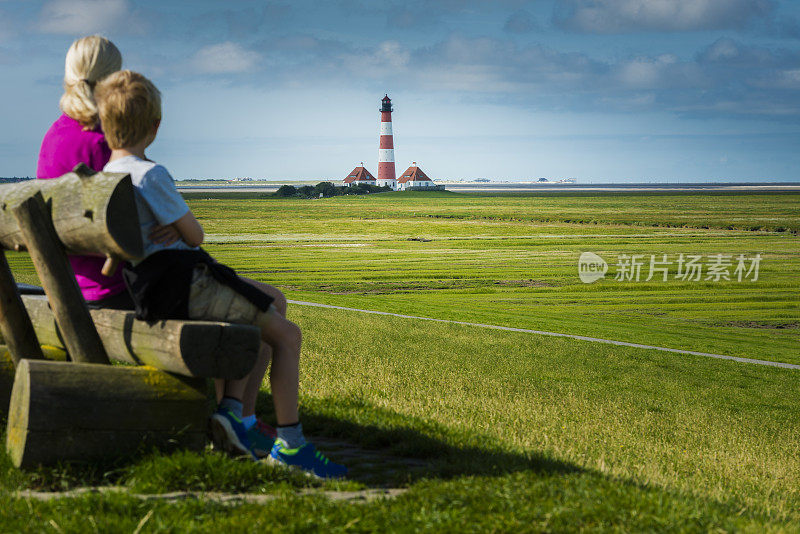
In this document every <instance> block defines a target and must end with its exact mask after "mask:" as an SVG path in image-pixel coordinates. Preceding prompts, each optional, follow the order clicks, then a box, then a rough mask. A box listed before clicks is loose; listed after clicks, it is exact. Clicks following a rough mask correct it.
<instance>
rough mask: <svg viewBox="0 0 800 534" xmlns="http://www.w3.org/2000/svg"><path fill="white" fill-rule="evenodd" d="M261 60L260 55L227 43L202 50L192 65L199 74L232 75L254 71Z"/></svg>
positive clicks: (193, 59)
mask: <svg viewBox="0 0 800 534" xmlns="http://www.w3.org/2000/svg"><path fill="white" fill-rule="evenodd" d="M260 59H261V56H260V55H259V54H258V53H256V52H253V51H252V50H246V49H245V48H243V47H242V46H240V45H238V44H236V43H233V42H231V41H226V42H224V43H219V44H215V45H211V46H206V47H205V48H202V49H200V50H199V51H198V52H197V53H196V54H195V55H194V57H193V58H192V61H191V64H192V66H193V67H194V69H195V71H197V72H199V73H204V74H230V73H236V72H246V71H249V70H252V69H253V68H255V66H256V65H257V64H258V62H259V61H260Z"/></svg>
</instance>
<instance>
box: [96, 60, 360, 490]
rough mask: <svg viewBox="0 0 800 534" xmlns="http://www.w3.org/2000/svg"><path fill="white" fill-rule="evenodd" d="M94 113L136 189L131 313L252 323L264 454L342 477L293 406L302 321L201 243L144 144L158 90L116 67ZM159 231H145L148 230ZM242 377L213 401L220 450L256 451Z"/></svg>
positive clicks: (156, 117) (117, 167)
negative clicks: (264, 376)
mask: <svg viewBox="0 0 800 534" xmlns="http://www.w3.org/2000/svg"><path fill="white" fill-rule="evenodd" d="M95 99H96V100H97V104H98V109H99V112H100V121H101V124H102V126H103V131H104V132H105V135H106V140H107V141H108V145H109V147H110V148H111V159H110V160H109V163H108V164H107V165H106V166H105V169H104V170H106V171H110V172H125V173H129V174H130V175H131V179H132V181H133V185H134V186H135V188H136V205H137V211H138V213H139V223H140V225H141V231H142V239H143V241H144V252H145V254H144V259H143V260H142V261H141V262H138V263H137V264H135V265H134V266H133V267H132V268H130V269H127V270H126V272H125V279H126V284H127V285H128V289H129V290H130V292H131V296H132V297H133V300H134V303H135V304H136V313H137V316H138V317H140V318H143V319H147V320H157V319H168V318H172V319H182V318H190V319H207V320H216V321H228V322H235V323H244V324H253V325H255V326H257V327H259V328H260V330H261V338H262V340H263V341H264V342H265V343H267V344H268V345H269V346H270V347H271V348H272V366H271V369H270V384H271V386H272V396H273V402H274V405H275V415H276V418H277V420H278V426H277V434H278V436H277V438H276V439H275V443H274V445H273V446H272V448H271V450H270V452H269V456H268V460H269V461H271V462H274V463H280V464H286V465H292V466H297V467H300V468H302V469H305V470H306V471H309V472H311V473H313V474H315V475H316V476H319V477H322V478H333V477H341V476H344V475H345V473H346V472H347V469H346V468H345V467H344V466H343V465H339V464H335V463H333V462H330V461H329V460H328V459H327V458H325V456H323V455H322V454H321V453H320V452H318V451H316V450H315V448H314V445H312V444H311V443H307V442H306V441H305V438H304V436H303V430H302V425H301V424H300V422H299V418H298V413H297V389H298V376H299V375H298V373H299V371H298V369H299V361H300V343H301V336H300V329H299V328H298V327H297V325H295V324H294V323H292V322H290V321H288V320H287V319H286V318H285V317H283V316H282V315H281V314H280V313H278V312H277V310H276V309H275V306H274V304H273V300H274V299H273V298H272V297H270V296H269V295H267V294H266V293H264V292H263V291H260V290H259V289H258V288H256V287H255V286H254V285H253V284H254V282H252V281H246V280H244V279H242V278H239V277H238V276H237V275H236V273H234V271H233V270H232V269H230V268H229V267H226V266H224V265H221V264H219V263H217V262H216V261H214V259H213V258H211V256H209V255H208V254H207V253H205V251H203V250H202V249H200V248H199V247H200V244H201V243H202V242H203V237H204V234H203V227H202V226H201V225H200V223H199V222H198V221H197V219H196V218H195V216H194V215H193V214H192V212H191V210H190V209H189V207H188V206H187V205H186V202H185V201H184V200H183V198H182V197H181V196H180V194H179V193H178V191H177V190H176V189H175V184H174V182H173V180H172V177H171V176H170V175H169V173H168V172H167V170H166V169H165V168H164V167H162V166H161V165H157V164H155V163H154V162H152V161H149V160H148V159H147V158H146V156H145V154H144V151H145V149H146V148H147V147H148V146H149V145H150V144H151V143H152V142H153V141H154V140H155V137H156V134H157V132H158V127H159V125H160V122H161V96H160V93H159V92H158V89H156V87H155V86H154V85H153V84H152V83H151V82H150V80H148V79H147V78H145V77H144V76H142V75H141V74H138V73H135V72H131V71H128V70H124V71H119V72H117V73H115V74H112V75H111V76H109V77H108V78H106V79H105V80H103V81H102V83H99V84H98V85H97V87H96V89H95ZM154 229H156V232H155V234H153V235H157V236H158V237H156V238H155V239H151V238H150V236H151V234H152V233H153V230H154ZM249 378H250V377H245V378H243V379H240V380H227V381H225V383H224V393H223V398H222V400H221V401H220V403H219V409H218V410H217V412H216V413H215V414H214V415H213V416H212V418H211V430H212V435H213V436H214V442H215V444H217V445H218V446H220V447H221V448H223V449H225V450H226V451H228V452H238V453H243V454H249V455H251V456H253V457H255V455H254V454H253V451H252V446H251V444H250V441H249V439H248V437H247V433H246V431H245V429H244V427H243V425H242V423H241V414H242V402H241V400H242V397H243V394H244V390H245V387H246V385H247V383H248V380H249Z"/></svg>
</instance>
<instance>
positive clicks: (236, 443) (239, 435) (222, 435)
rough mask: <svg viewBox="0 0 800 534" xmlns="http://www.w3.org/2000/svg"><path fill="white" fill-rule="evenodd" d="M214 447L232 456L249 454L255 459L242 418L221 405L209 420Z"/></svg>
mask: <svg viewBox="0 0 800 534" xmlns="http://www.w3.org/2000/svg"><path fill="white" fill-rule="evenodd" d="M209 425H210V426H211V440H212V441H213V442H214V447H215V448H217V449H219V450H221V451H225V453H226V454H228V455H229V456H232V457H237V456H249V457H251V458H253V459H255V460H257V459H258V458H257V457H256V455H255V454H253V451H252V446H251V444H250V440H249V439H248V438H247V431H246V430H245V429H244V424H242V420H241V419H239V418H238V417H236V415H235V414H234V413H233V412H231V411H230V410H228V409H225V408H222V407H219V408H217V411H216V412H215V413H214V415H212V416H211V421H210V422H209Z"/></svg>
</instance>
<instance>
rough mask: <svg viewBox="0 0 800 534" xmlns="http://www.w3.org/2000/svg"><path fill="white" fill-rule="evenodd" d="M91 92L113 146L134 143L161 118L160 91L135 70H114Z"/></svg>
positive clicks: (109, 141) (145, 134) (127, 145)
mask: <svg viewBox="0 0 800 534" xmlns="http://www.w3.org/2000/svg"><path fill="white" fill-rule="evenodd" d="M94 94H95V99H96V100H97V107H98V109H99V111H100V123H101V124H102V126H103V133H105V136H106V141H107V142H108V146H109V147H111V148H112V149H117V148H125V147H130V146H134V145H136V144H137V143H139V142H140V141H141V140H142V139H144V138H145V137H147V135H148V134H150V132H152V131H153V127H154V126H155V125H156V123H157V122H158V121H159V120H160V119H161V93H159V92H158V89H156V86H155V85H153V82H151V81H150V80H148V79H147V78H145V77H144V76H142V75H141V74H139V73H138V72H133V71H130V70H121V71H119V72H115V73H114V74H112V75H111V76H109V77H108V78H106V79H104V80H103V81H102V82H100V83H99V84H97V88H96V89H95V93H94Z"/></svg>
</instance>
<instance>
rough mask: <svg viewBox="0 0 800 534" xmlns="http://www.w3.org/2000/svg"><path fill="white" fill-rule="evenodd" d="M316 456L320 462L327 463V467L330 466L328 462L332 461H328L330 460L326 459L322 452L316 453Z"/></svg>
mask: <svg viewBox="0 0 800 534" xmlns="http://www.w3.org/2000/svg"><path fill="white" fill-rule="evenodd" d="M314 456H316V457H317V459H318V460H319V461H321V462H325V465H328V462H329V461H330V460H328V459H327V458H326V457H325V455H324V454H322V453H321V452H319V451H317V452H315V453H314Z"/></svg>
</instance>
